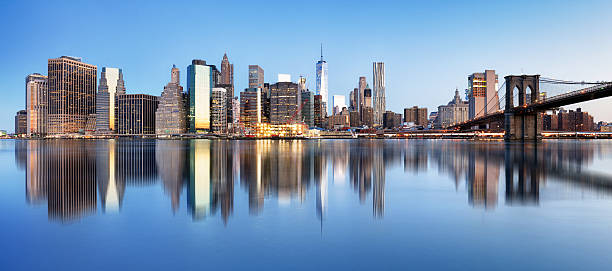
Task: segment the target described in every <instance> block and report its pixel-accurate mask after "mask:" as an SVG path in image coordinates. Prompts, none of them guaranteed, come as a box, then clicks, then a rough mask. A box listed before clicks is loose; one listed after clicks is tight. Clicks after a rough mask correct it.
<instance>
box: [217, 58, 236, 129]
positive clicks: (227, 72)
mask: <svg viewBox="0 0 612 271" xmlns="http://www.w3.org/2000/svg"><path fill="white" fill-rule="evenodd" d="M218 87H223V88H225V90H226V91H227V93H226V101H225V103H226V106H225V108H226V109H227V110H226V113H227V119H226V122H227V123H228V124H229V123H232V99H234V64H231V63H230V62H229V59H228V58H227V54H223V60H221V79H220V84H219V85H218Z"/></svg>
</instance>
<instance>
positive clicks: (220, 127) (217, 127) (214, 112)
mask: <svg viewBox="0 0 612 271" xmlns="http://www.w3.org/2000/svg"><path fill="white" fill-rule="evenodd" d="M226 95H227V90H226V89H225V88H213V89H212V92H211V99H210V120H211V131H212V132H214V133H223V132H225V131H226V130H227V110H226V109H227V103H226V102H227V99H226Z"/></svg>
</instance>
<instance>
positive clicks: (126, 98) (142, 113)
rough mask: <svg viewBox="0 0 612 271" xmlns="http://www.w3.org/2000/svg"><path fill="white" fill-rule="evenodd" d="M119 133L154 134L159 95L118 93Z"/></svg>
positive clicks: (117, 120) (117, 130)
mask: <svg viewBox="0 0 612 271" xmlns="http://www.w3.org/2000/svg"><path fill="white" fill-rule="evenodd" d="M116 101H117V103H116V108H117V114H116V116H115V123H116V124H117V129H116V133H117V134H132V135H134V134H154V133H155V111H157V107H158V105H159V101H158V98H157V96H152V95H146V94H118V95H117V98H116Z"/></svg>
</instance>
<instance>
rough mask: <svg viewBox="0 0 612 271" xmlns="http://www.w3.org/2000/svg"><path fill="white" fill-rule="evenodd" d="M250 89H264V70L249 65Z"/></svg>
mask: <svg viewBox="0 0 612 271" xmlns="http://www.w3.org/2000/svg"><path fill="white" fill-rule="evenodd" d="M249 88H262V89H263V88H264V70H263V69H262V68H261V67H259V66H257V65H249Z"/></svg>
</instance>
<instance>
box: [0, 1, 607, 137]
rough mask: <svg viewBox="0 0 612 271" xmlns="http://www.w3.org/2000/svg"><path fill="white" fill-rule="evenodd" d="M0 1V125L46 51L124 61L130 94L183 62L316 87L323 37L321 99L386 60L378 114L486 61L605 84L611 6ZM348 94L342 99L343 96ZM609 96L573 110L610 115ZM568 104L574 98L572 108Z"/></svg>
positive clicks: (442, 87) (116, 63) (19, 105)
mask: <svg viewBox="0 0 612 271" xmlns="http://www.w3.org/2000/svg"><path fill="white" fill-rule="evenodd" d="M127 2H128V1H112V0H105V1H82V3H81V1H2V2H1V3H0V10H2V11H4V12H3V16H0V22H1V25H2V27H1V28H0V36H1V37H2V42H1V43H0V56H2V57H1V59H2V60H3V64H2V66H1V68H0V92H1V93H2V98H3V100H2V102H1V105H2V106H1V107H0V129H4V130H7V131H9V132H12V131H13V128H14V116H15V112H16V111H17V110H19V109H23V108H25V105H24V103H25V77H26V76H27V75H28V74H30V73H35V72H38V73H41V74H47V59H48V58H55V57H59V56H62V55H71V56H79V57H82V58H83V61H84V62H86V63H90V64H94V65H97V66H98V73H99V72H100V70H101V67H104V66H108V67H118V68H122V69H123V73H124V79H125V82H126V87H127V91H128V93H148V94H154V95H160V93H161V91H162V89H163V86H164V85H165V84H166V83H167V82H168V81H169V80H170V68H171V67H172V64H176V65H177V66H178V67H179V68H180V69H181V72H182V73H181V84H182V85H183V86H184V85H185V80H186V77H185V70H186V67H187V66H188V65H189V64H190V62H191V60H192V59H194V58H199V59H204V60H206V61H207V62H208V63H212V64H216V65H220V62H221V58H222V56H223V53H227V54H228V57H229V59H230V62H232V63H233V64H234V80H235V84H236V90H237V91H239V90H242V89H244V88H245V87H247V84H248V80H247V76H248V72H247V70H248V65H249V64H258V65H260V66H262V67H263V68H264V70H265V80H266V81H268V82H275V81H276V74H278V73H289V74H291V75H292V77H293V79H294V80H296V78H297V76H299V75H300V74H301V75H305V76H306V77H307V80H308V81H307V82H308V86H309V88H310V89H314V86H315V84H314V78H315V76H314V74H315V63H316V61H317V60H318V58H319V46H320V43H323V47H324V57H325V59H326V60H327V62H328V65H329V89H330V93H329V95H330V101H331V95H335V94H340V95H347V96H348V93H349V91H350V90H352V89H353V88H354V87H356V86H357V82H358V77H359V76H366V77H367V80H368V83H370V84H371V82H372V62H373V61H383V62H385V66H386V85H387V93H386V96H387V109H389V110H393V111H396V112H400V111H401V110H402V109H403V108H404V107H408V106H412V105H419V106H425V107H428V108H429V111H432V109H433V110H437V106H438V105H440V104H446V103H447V102H448V101H449V100H451V98H452V97H453V95H454V90H455V88H456V87H457V88H459V89H460V90H463V89H465V88H466V87H467V76H468V75H469V74H471V73H473V72H482V71H484V70H485V69H495V70H497V73H498V74H499V76H500V81H501V80H503V76H505V75H508V74H520V73H527V74H541V75H543V76H546V77H550V78H557V79H566V80H576V81H578V80H587V81H588V80H590V81H599V80H605V81H612V67H611V65H612V34H611V33H612V32H611V31H612V17H611V16H610V12H611V11H612V2H611V1H533V0H531V1H522V0H520V1H505V2H504V1H491V0H489V1H418V2H417V1H414V2H412V1H380V0H377V1H372V0H370V1H314V0H312V1H300V2H297V1H295V2H294V1H227V0H225V1H185V2H182V1H129V3H127ZM347 98H348V97H347ZM611 105H612V98H607V99H602V100H599V101H593V102H587V103H585V104H582V105H580V106H582V107H583V109H584V110H586V111H589V112H590V113H591V114H593V115H594V116H595V120H596V121H598V120H606V121H612V106H611ZM573 107H576V106H573Z"/></svg>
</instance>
